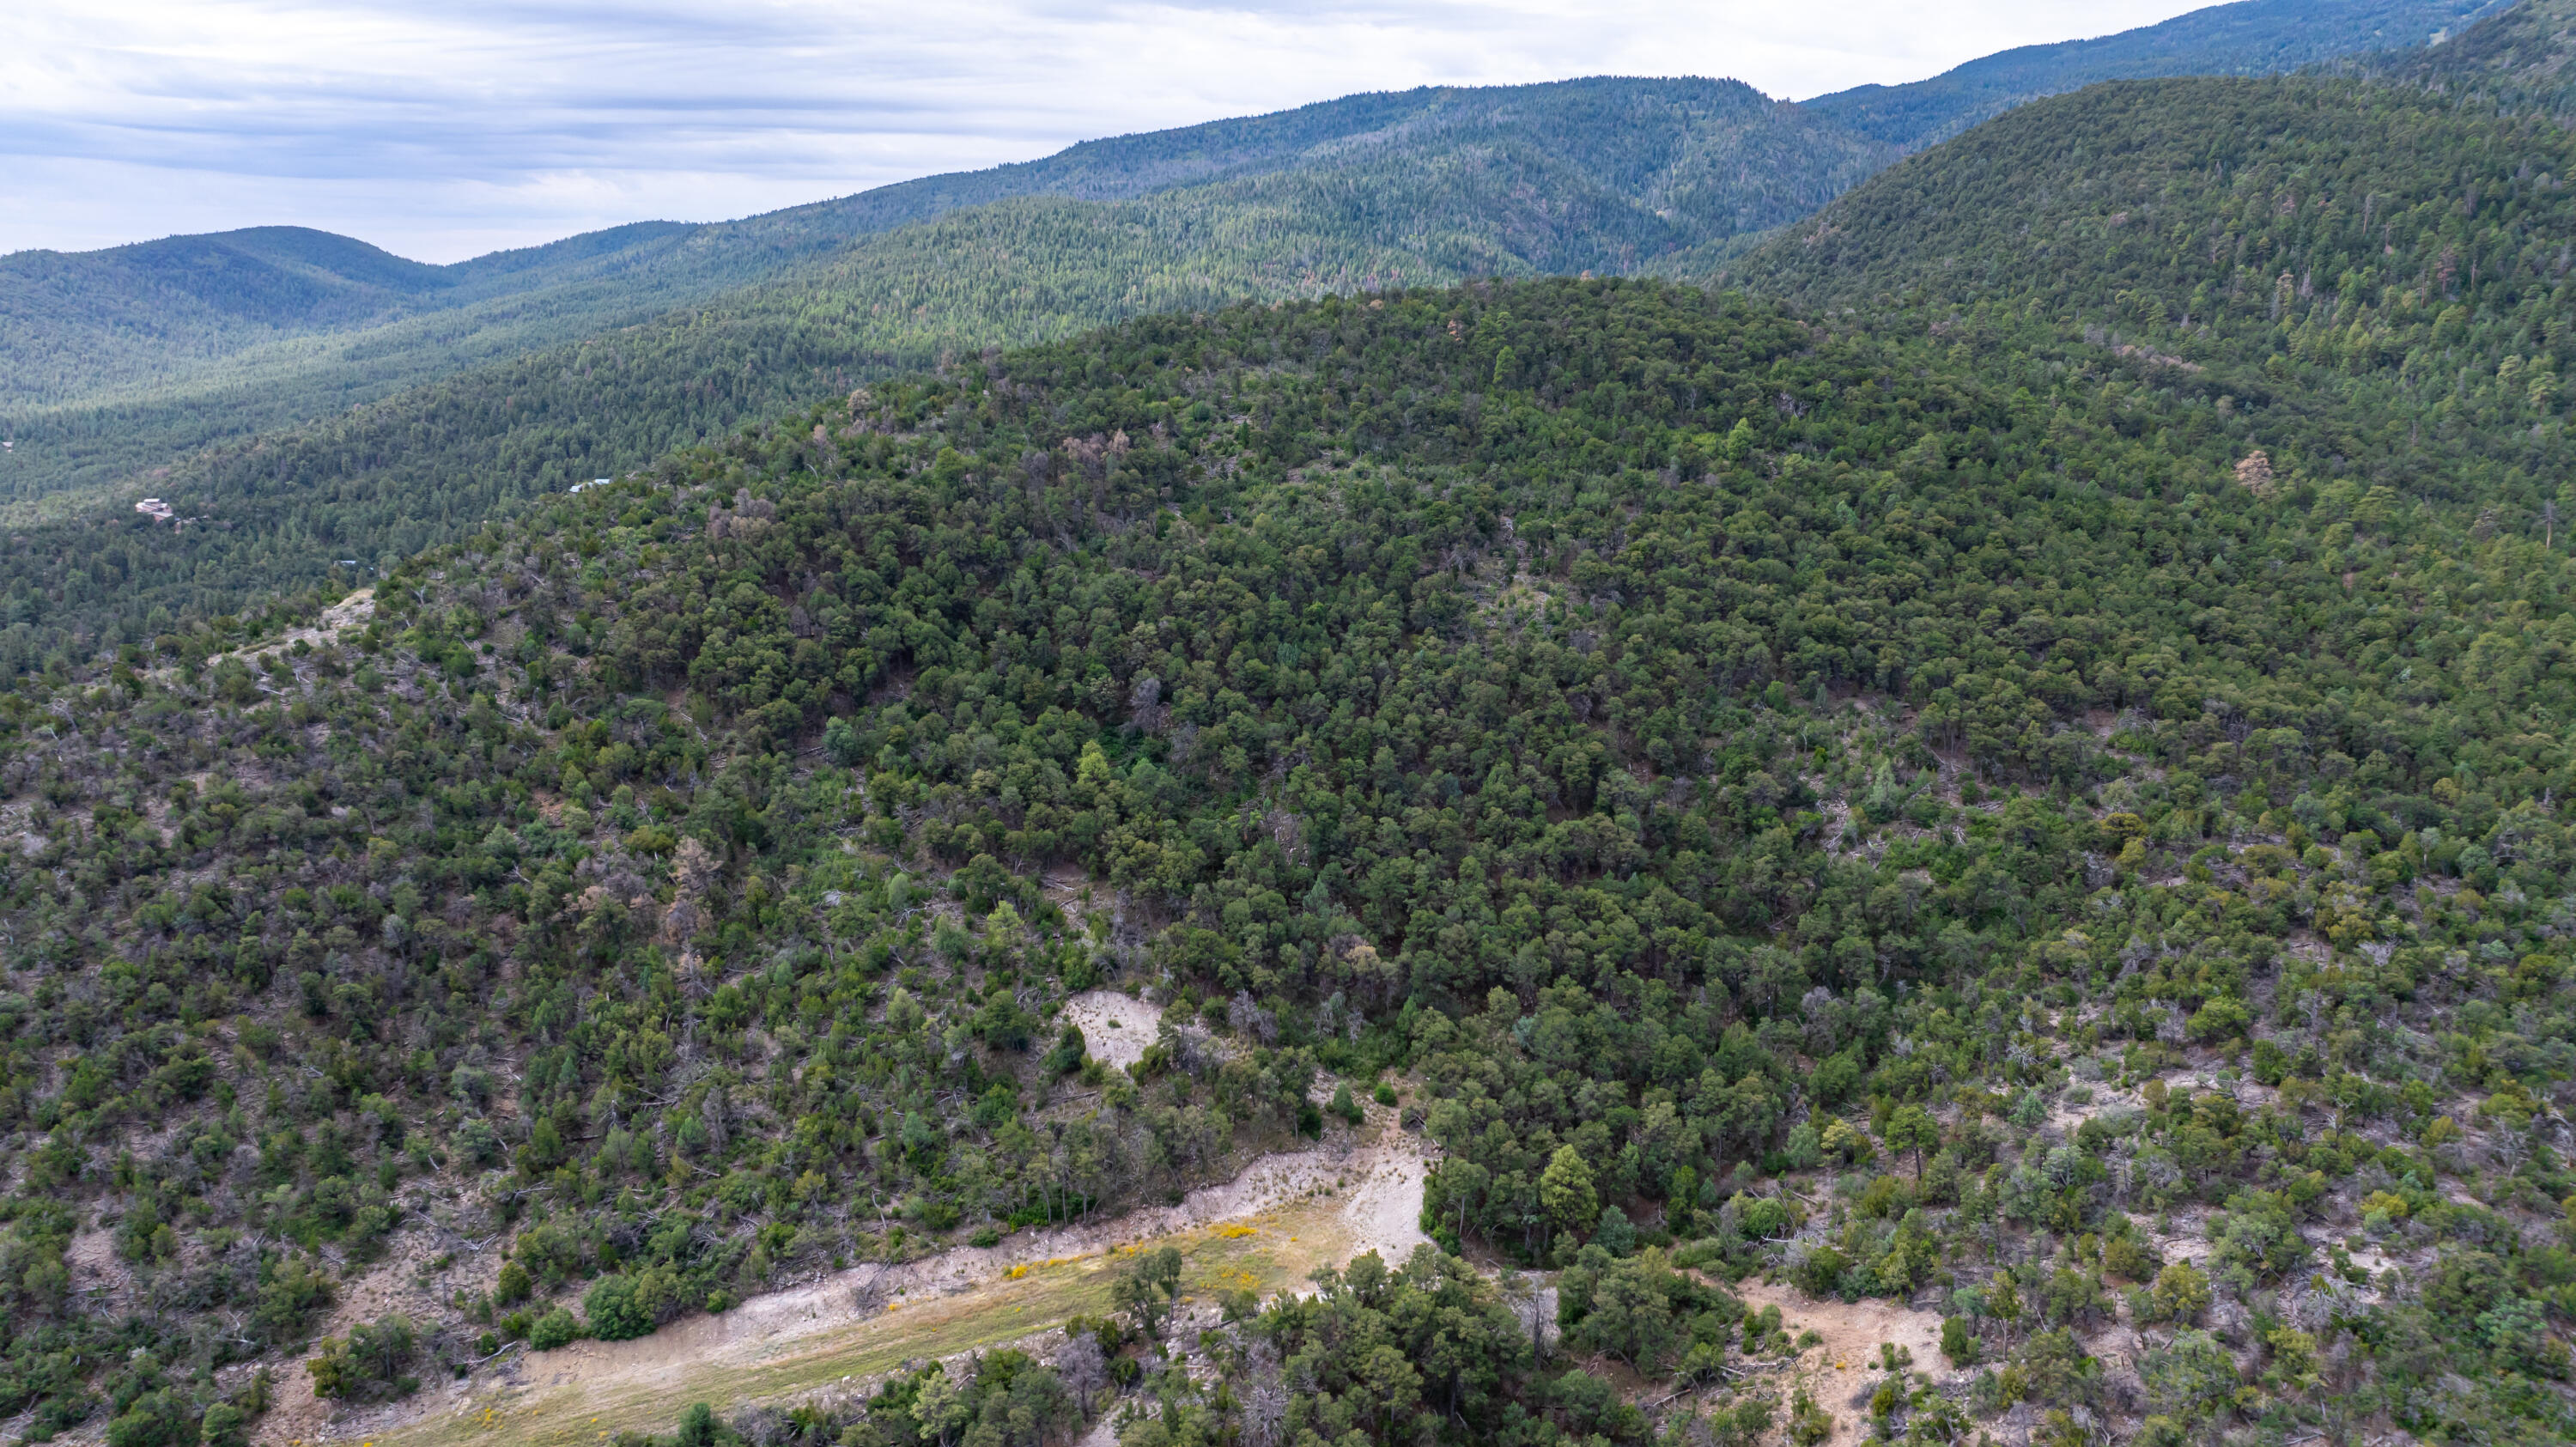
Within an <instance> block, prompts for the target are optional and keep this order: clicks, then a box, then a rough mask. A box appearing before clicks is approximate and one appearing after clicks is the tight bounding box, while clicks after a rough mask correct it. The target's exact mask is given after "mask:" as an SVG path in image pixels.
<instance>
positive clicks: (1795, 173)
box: [0, 80, 1878, 502]
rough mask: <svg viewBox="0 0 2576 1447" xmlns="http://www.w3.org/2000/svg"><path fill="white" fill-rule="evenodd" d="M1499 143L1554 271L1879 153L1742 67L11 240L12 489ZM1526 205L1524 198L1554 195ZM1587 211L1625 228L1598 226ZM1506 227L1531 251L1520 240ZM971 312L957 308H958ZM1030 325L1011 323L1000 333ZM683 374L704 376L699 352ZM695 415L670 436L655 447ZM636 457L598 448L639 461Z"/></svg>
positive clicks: (1440, 161) (1814, 181)
mask: <svg viewBox="0 0 2576 1447" xmlns="http://www.w3.org/2000/svg"><path fill="white" fill-rule="evenodd" d="M1496 147H1501V148H1506V150H1507V152H1512V151H1516V152H1518V153H1519V154H1517V155H1511V154H1506V155H1505V156H1504V157H1503V158H1501V160H1502V164H1503V165H1504V166H1505V167H1506V168H1509V167H1513V166H1519V167H1523V168H1525V169H1526V172H1527V174H1524V175H1522V176H1521V177H1520V179H1521V180H1523V181H1525V182H1527V183H1529V184H1533V185H1537V186H1540V187H1542V188H1544V189H1543V190H1542V191H1541V193H1540V194H1543V195H1550V196H1557V197H1561V198H1562V199H1563V200H1564V202H1565V204H1566V206H1567V207H1568V208H1569V211H1570V213H1571V214H1572V216H1573V217H1575V218H1576V229H1577V234H1575V235H1572V236H1566V235H1562V234H1560V235H1559V236H1558V238H1557V244H1558V245H1559V247H1560V248H1561V247H1563V246H1565V245H1569V244H1570V245H1571V246H1573V247H1574V248H1575V249H1576V250H1577V251H1579V252H1581V253H1583V255H1582V256H1581V257H1580V258H1575V257H1574V256H1573V254H1572V253H1568V257H1567V258H1556V257H1553V256H1551V255H1549V253H1548V250H1547V247H1546V245H1545V244H1542V245H1541V246H1540V248H1539V250H1538V253H1537V255H1536V256H1535V257H1534V258H1531V260H1534V261H1535V262H1536V263H1537V264H1538V265H1539V266H1540V267H1541V269H1554V267H1553V266H1552V265H1550V264H1549V263H1550V262H1552V261H1553V260H1557V259H1578V260H1579V262H1580V264H1581V265H1588V264H1590V258H1591V257H1592V256H1593V255H1594V254H1596V253H1597V254H1601V255H1609V256H1617V255H1623V254H1626V252H1627V251H1628V250H1631V249H1633V248H1636V247H1638V246H1644V247H1647V248H1648V249H1649V251H1648V254H1655V253H1659V252H1661V251H1665V250H1670V249H1673V248H1674V247H1675V246H1679V245H1694V244H1699V243H1703V242H1706V241H1708V240H1711V239H1713V238H1722V237H1725V236H1728V235H1732V234H1734V233H1736V232H1738V231H1744V230H1758V229H1760V228H1762V227H1764V226H1769V225H1775V224H1777V223H1778V222H1779V221H1781V220H1785V219H1787V218H1788V217H1790V216H1793V215H1800V214H1804V213H1805V212H1807V211H1811V210H1813V209H1814V208H1815V207H1816V206H1817V205H1820V204H1822V202H1823V201H1824V200H1826V199H1828V198H1829V197H1831V196H1833V195H1834V194H1836V193H1837V192H1839V191H1840V190H1842V189H1843V188H1844V187H1846V186H1848V185H1849V184H1850V183H1851V182H1852V181H1854V180H1856V179H1858V178H1859V177H1860V176H1861V175H1864V174H1866V173H1867V172H1868V170H1869V169H1870V168H1871V167H1872V166H1873V165H1874V164H1877V160H1878V158H1876V157H1875V156H1874V154H1873V153H1872V152H1871V149H1870V147H1869V146H1868V144H1867V143H1865V142H1860V141H1857V140H1853V139H1849V138H1846V137H1842V136H1840V135H1839V134H1835V133H1832V132H1830V131H1827V130H1820V129H1819V128H1818V127H1817V126H1815V125H1814V124H1813V123H1811V122H1808V121H1805V120H1804V119H1802V118H1801V117H1800V116H1799V115H1798V114H1797V113H1796V112H1795V111H1794V110H1792V109H1790V108H1788V107H1785V106H1782V105H1779V104H1777V103H1774V102H1772V101H1769V100H1766V99H1764V98H1763V97H1762V96H1760V95H1759V94H1757V93H1756V92H1754V91H1753V90H1751V89H1750V88H1748V87H1745V86H1743V85H1740V84H1736V83H1733V82H1719V81H1696V80H1683V81H1627V80H1599V81H1581V82H1568V83H1564V84H1559V85H1551V86H1524V87H1502V88H1487V89H1469V90H1459V89H1426V90H1417V91H1411V92H1406V93H1403V94H1393V95H1359V96H1351V97H1346V98H1344V99H1342V100H1337V101H1329V102H1324V103H1321V104H1318V105H1312V106H1306V107H1302V108H1300V109H1297V110H1292V111H1284V112H1280V113H1278V114H1275V115H1269V116H1257V117H1250V118H1246V119H1241V120H1229V121H1220V122H1214V123H1210V124H1208V125H1202V126H1193V127H1186V128H1182V129H1179V130H1174V131H1164V132H1156V133H1152V134H1147V135H1140V136H1127V137H1119V138H1115V139H1111V140H1104V141H1094V142H1086V143H1084V144H1082V145H1078V146H1074V147H1072V148H1070V149H1068V150H1066V151H1064V152H1061V153H1059V154H1057V155H1055V156H1052V157H1049V158H1047V159H1045V160H1043V161H1038V162H1033V163H1028V164H1024V165H1014V166H1003V167H997V168H995V169H993V170H989V171H981V172H974V173H970V174H965V175H953V176H934V177H928V178H925V179H923V180H919V181H911V182H905V183H902V184H899V185H895V186H888V187H882V188H879V189H878V190H875V191H870V192H866V193H862V194H860V195H857V196H852V197H846V198H842V199H840V200H836V201H829V202H822V203H818V204H815V205H811V206H802V207H796V208H792V209H790V210H786V211H780V212H773V213H770V214H768V215H763V216H755V217H750V218H747V219H745V220H741V221H733V222H725V223H721V224H716V225H707V226H688V227H681V226H671V225H663V224H652V225H641V226H632V227H624V228H619V229H618V230H616V231H611V232H600V233H595V234H592V235H588V236H580V237H574V238H571V239H569V240H567V241H563V242H558V243H555V244H553V245H551V246H547V247H540V248H534V249H531V250H528V251H522V252H504V253H497V254H495V255H492V256H487V257H481V258H477V259H475V260H473V261H468V262H462V263H458V264H457V265H454V266H448V267H423V266H418V265H416V264H414V263H409V262H403V261H401V260H400V259H399V258H394V257H389V256H386V255H385V254H384V253H382V252H378V251H375V250H374V248H371V247H366V246H364V245H362V244H361V243H357V242H353V241H349V240H347V239H346V238H341V237H327V236H324V235H322V234H321V233H316V232H295V231H291V230H286V229H276V230H270V231H257V232H235V233H229V234H226V235H222V236H208V237H179V238H172V239H170V240H167V241H160V242H152V243H147V244H145V245H142V246H135V247H126V248H120V249H118V250H115V251H108V252H98V253H91V254H88V255H83V256H61V255H57V254H54V253H46V252H29V253H21V254H18V255H15V256H11V257H7V258H0V355H5V356H6V357H7V358H8V359H9V360H8V362H7V363H6V364H5V366H0V415H5V417H6V419H7V423H8V425H9V427H10V428H11V430H12V433H13V439H14V442H15V446H14V447H13V449H12V450H11V453H10V456H9V457H8V459H7V460H6V463H5V466H0V501H17V502H26V501H31V500H36V499H41V498H43V497H45V496H47V495H49V494H52V493H55V492H58V491H61V490H63V489H67V488H77V487H79V486H81V485H82V484H84V483H91V482H96V481H99V480H101V479H107V478H117V477H125V476H130V475H132V474H134V473H135V472H138V471H140V470H142V469H143V468H146V467H149V466H152V465H157V464H160V463H164V462H168V461H170V460H171V459H173V458H174V457H178V456H180V455H182V454H184V453H186V452H188V451H190V450H191V449H193V448H195V447H198V446H199V445H201V444H203V443H206V442H208V441H211V440H214V439H217V438H221V437H226V436H239V435H243V434H246V433H251V432H259V431H264V430H270V429H275V428H279V427H283V426H288V425H291V424H295V423H301V422H306V421H309V420H312V419H316V418H323V417H329V416H333V415H335V414H339V413H341V412H343V411H344V410H345V409H347V408H348V407H350V406H351V405H353V404H357V403H364V402H367V401H371V400H374V399H377V398H382V397H385V396H389V395H395V394H398V393H399V392H400V391H401V390H402V389H404V388H407V387H410V386H413V385H416V384H420V383H423V382H425V381H428V380H430V379H434V378H437V377H440V376H444V375H448V374H452V373H456V372H459V371H465V370H470V369H472V368H474V367H477V366H482V365H498V366H500V367H503V368H505V369H506V368H507V367H508V366H510V365H511V364H512V363H513V362H521V361H525V360H527V359H528V358H530V357H532V356H533V355H534V354H537V353H540V352H542V351H544V350H545V349H547V348H549V347H555V346H559V345H562V344H567V343H572V342H575V341H576V340H577V339H581V338H594V339H596V338H601V337H603V336H604V335H606V334H611V333H614V332H616V331H618V330H620V329H623V328H626V327H630V326H633V325H635V324H638V323H645V322H653V321H657V320H661V324H662V325H663V326H664V327H666V328H667V327H671V326H677V327H679V328H681V329H683V330H685V329H686V327H687V325H688V322H687V318H686V314H685V313H684V314H683V315H681V316H678V317H668V318H667V320H664V319H665V318H666V314H668V313H670V312H671V311H672V309H673V308H675V307H676V308H691V307H694V306H697V305H702V304H706V303H709V302H711V301H714V300H715V299H717V298H720V297H724V298H730V299H729V300H728V301H724V302H718V303H717V304H718V305H723V306H726V307H728V308H729V309H739V308H740V307H743V306H745V305H749V306H753V307H757V306H758V305H760V302H759V300H758V299H757V298H752V297H745V296H742V295H739V294H738V293H739V289H741V288H744V287H761V286H776V285H782V284H783V285H787V286H790V287H794V286H797V285H800V284H801V285H803V286H806V287H807V288H809V289H810V288H811V287H813V286H815V285H818V284H824V283H826V282H827V279H828V275H829V271H830V269H831V267H832V266H833V265H835V264H836V262H835V261H834V258H837V257H839V256H840V254H841V253H842V252H844V251H845V250H846V249H847V248H849V247H850V246H851V245H852V244H853V243H854V242H862V241H863V240H864V239H865V238H867V237H871V236H875V235H879V234H881V233H884V232H887V231H890V230H894V229H897V228H900V227H904V226H908V225H917V224H920V223H923V222H926V221H928V220H931V219H932V218H935V217H937V216H940V215H943V214H946V213H948V212H950V211H954V210H956V209H959V208H961V207H977V206H990V205H993V204H995V203H1001V202H1007V201H1010V200H1012V199H1015V198H1023V197H1038V196H1060V197H1067V198H1073V199H1080V200H1087V201H1116V200H1122V199H1130V198H1135V197H1141V196H1145V195H1151V194H1156V193H1164V192H1171V191H1174V190H1175V189H1188V188H1194V187H1208V186H1212V185H1221V184H1222V183H1225V182H1239V181H1243V180H1246V179H1248V178H1255V177H1261V176H1267V175H1274V174H1281V173H1291V174H1297V175H1302V176H1304V177H1306V178H1307V179H1308V183H1309V185H1310V186H1311V187H1312V188H1314V189H1316V190H1318V191H1319V192H1328V191H1329V190H1330V189H1331V188H1332V187H1333V186H1335V185H1336V184H1358V185H1363V186H1365V185H1366V184H1368V183H1367V180H1366V177H1367V176H1368V175H1369V174H1371V173H1374V172H1379V171H1383V170H1384V169H1385V168H1386V167H1388V166H1391V165H1392V166H1409V167H1411V168H1413V169H1414V170H1416V171H1418V172H1425V173H1428V172H1432V171H1436V170H1437V169H1439V168H1441V167H1443V166H1449V165H1453V164H1456V163H1457V162H1458V161H1459V160H1460V159H1462V158H1468V159H1470V160H1471V161H1472V160H1473V159H1477V158H1481V157H1482V156H1483V155H1484V153H1485V152H1486V151H1487V150H1489V149H1491V148H1496ZM1354 172H1356V173H1358V174H1357V175H1356V176H1354V175H1353V174H1352V173H1354ZM1208 199H1210V200H1214V199H1218V198H1215V197H1210V198H1208ZM1256 204H1260V203H1259V202H1258V201H1256ZM1519 210H1520V212H1521V213H1522V218H1523V219H1527V218H1528V217H1530V216H1533V215H1535V210H1534V209H1533V208H1530V207H1527V206H1522V207H1520V208H1519ZM1659 213H1662V214H1660V215H1659ZM1249 219H1250V218H1246V220H1249ZM1512 219H1513V218H1510V217H1506V216H1494V215H1485V214H1480V213H1478V212H1475V211H1467V212H1464V213H1444V212H1442V211H1440V210H1438V209H1436V208H1435V209H1434V210H1433V211H1432V212H1431V213H1430V214H1428V215H1427V216H1425V217H1423V218H1422V220H1423V222H1424V223H1425V224H1428V225H1429V226H1432V227H1435V228H1442V229H1465V230H1468V231H1480V230H1490V229H1491V228H1492V227H1493V226H1495V225H1497V224H1509V222H1510V221H1511V220H1512ZM1587 221H1588V222H1592V223H1597V224H1598V225H1599V226H1600V227H1601V232H1600V234H1599V235H1596V236H1591V237H1588V238H1587V237H1584V236H1582V235H1580V234H1579V232H1580V227H1581V225H1582V223H1583V222H1587ZM1004 224H1008V223H1004ZM1236 224H1237V227H1238V229H1240V225H1241V223H1240V222H1238V223H1236ZM1298 224H1299V225H1300V226H1301V228H1302V229H1304V230H1307V231H1320V232H1323V233H1325V234H1327V235H1328V236H1330V237H1331V239H1332V240H1333V241H1335V242H1337V243H1339V244H1342V245H1348V246H1367V245H1384V244H1395V243H1396V238H1395V237H1394V236H1392V235H1389V234H1388V225H1387V223H1386V220H1385V218H1383V217H1373V216H1372V215H1370V214H1369V213H1368V212H1366V211H1363V210H1355V209H1352V208H1351V207H1350V206H1349V205H1348V204H1347V203H1346V202H1344V201H1343V200H1341V199H1339V198H1335V197H1331V196H1329V195H1320V194H1319V195H1318V196H1317V197H1316V198H1315V204H1314V206H1313V208H1312V210H1311V211H1310V214H1308V215H1306V216H1304V217H1301V218H1299V221H1298ZM1542 229H1543V230H1547V231H1552V232H1558V233H1563V232H1564V231H1565V229H1566V228H1565V226H1564V224H1563V223H1562V222H1551V223H1546V224H1545V225H1544V226H1543V227H1542ZM1488 245H1489V246H1491V247H1492V248H1493V249H1495V250H1498V251H1500V252H1503V253H1505V254H1511V253H1515V252H1516V251H1518V250H1519V249H1520V248H1517V247H1515V246H1514V245H1513V244H1512V243H1511V241H1510V240H1509V239H1508V238H1504V237H1501V236H1495V237H1493V238H1491V240H1490V241H1489V242H1488ZM1271 259H1275V260H1278V261H1281V262H1290V261H1293V260H1294V259H1295V258H1294V257H1292V256H1285V255H1283V256H1280V257H1277V258H1271ZM1114 260H1115V258H1109V257H1102V258H1096V259H1095V258H1087V257H1085V256H1083V255H1082V254H1081V253H1078V252H1077V253H1074V254H1072V255H1068V256H1049V257H1046V258H1044V259H1043V261H1042V263H1041V264H1042V265H1044V266H1047V267H1050V268H1059V269H1060V268H1061V267H1063V266H1064V265H1067V264H1074V265H1081V264H1084V263H1085V262H1086V261H1088V262H1089V263H1090V264H1092V265H1094V266H1095V267H1096V268H1098V269H1099V270H1100V271H1101V272H1102V274H1103V275H1104V276H1106V275H1108V274H1109V267H1110V266H1111V265H1112V264H1113V262H1114ZM335 266H336V267H339V268H341V269H342V270H340V271H334V270H333V269H332V268H333V267H335ZM1576 269H1580V266H1579V265H1578V266H1577V268H1576ZM344 273H345V274H344ZM1108 319H1109V317H1108V316H1106V315H1102V314H1098V313H1088V314H1083V315H1080V316H1077V317H1074V318H1071V319H1070V320H1072V321H1073V322H1074V323H1075V324H1079V325H1095V324H1097V323H1099V322H1101V321H1104V320H1108ZM944 324H945V323H944V319H941V318H934V319H933V327H934V328H937V327H940V326H942V325H944ZM1025 339H1026V337H1025V336H1024V335H1022V336H1015V335H1012V334H1009V333H996V334H992V335H988V336H986V337H985V338H983V343H982V344H989V343H994V342H1009V341H1013V340H1025ZM933 347H934V343H932V342H931V341H930V340H929V339H927V338H925V339H924V340H923V342H922V343H921V344H920V345H918V346H915V347H914V348H913V349H912V350H913V352H914V353H915V354H918V355H929V354H930V353H931V351H932V350H933ZM697 360H698V361H699V362H700V363H703V364H707V365H701V366H698V367H696V368H694V369H692V370H695V371H696V372H697V373H698V374H699V375H703V374H704V372H705V371H706V370H707V369H708V365H712V364H713V363H714V362H715V360H716V359H715V358H712V357H710V358H700V359H697ZM670 381H671V382H672V383H673V384H674V385H677V384H680V383H681V382H682V381H683V376H682V372H681V370H679V369H675V371H674V373H673V375H672V376H671V378H670ZM773 385H784V386H787V387H789V388H791V389H792V388H794V387H795V386H796V383H795V382H794V381H793V379H790V378H777V379H773ZM795 395H798V396H800V397H810V395H811V394H810V393H808V392H802V391H798V392H796V393H795ZM731 420H733V419H732V418H731V417H729V416H725V417H717V418H715V419H713V420H712V425H713V426H714V427H715V428H717V429H719V430H720V429H721V428H722V427H723V426H725V425H729V423H730V422H731ZM688 436H689V434H687V433H666V434H665V435H663V436H661V437H659V438H657V439H656V441H655V443H654V444H653V445H652V446H651V447H649V448H647V449H646V450H645V451H643V452H642V453H641V454H640V455H639V456H637V457H635V458H633V459H631V460H637V461H640V460H642V458H643V457H649V456H651V455H653V454H654V453H656V452H659V451H660V450H662V448H664V447H667V446H669V445H671V444H672V443H674V442H676V441H680V440H686V438H687V437H688ZM506 450H508V449H507V447H506V445H504V446H502V447H501V448H499V449H497V450H496V453H497V451H506ZM486 460H489V459H488V458H487V459H486ZM618 461H619V459H616V458H600V459H594V460H593V461H592V463H590V464H589V465H592V466H597V467H601V468H602V469H603V470H613V467H614V465H615V464H616V463H617V462H618Z"/></svg>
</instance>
